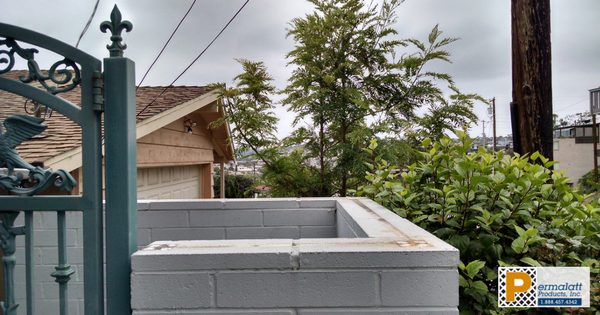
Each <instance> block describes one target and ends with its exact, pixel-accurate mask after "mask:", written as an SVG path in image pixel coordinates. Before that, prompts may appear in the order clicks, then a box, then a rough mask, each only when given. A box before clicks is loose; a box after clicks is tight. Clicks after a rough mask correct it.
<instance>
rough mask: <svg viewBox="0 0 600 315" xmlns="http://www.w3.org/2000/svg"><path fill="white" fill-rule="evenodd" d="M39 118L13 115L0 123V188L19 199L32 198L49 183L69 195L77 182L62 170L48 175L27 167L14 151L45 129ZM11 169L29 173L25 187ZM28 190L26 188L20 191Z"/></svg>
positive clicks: (27, 164)
mask: <svg viewBox="0 0 600 315" xmlns="http://www.w3.org/2000/svg"><path fill="white" fill-rule="evenodd" d="M42 122H44V119H43V118H36V117H31V116H26V115H13V116H10V117H8V118H6V119H5V120H4V127H5V128H6V132H4V130H3V129H4V128H2V127H1V126H0V165H2V164H5V165H6V168H7V170H8V172H7V174H6V175H3V174H0V188H2V189H5V190H8V191H10V192H12V193H14V194H17V195H19V196H33V195H35V194H38V193H40V192H42V191H44V190H46V189H47V188H48V187H50V185H52V183H54V185H55V186H57V187H58V188H59V189H60V190H66V191H69V192H70V191H72V190H73V188H75V186H76V185H77V182H76V181H75V179H73V177H72V176H71V174H69V172H67V171H65V170H58V171H55V172H53V171H51V170H49V169H46V170H45V169H42V168H41V167H34V166H32V165H31V164H29V163H27V162H26V161H25V160H23V158H21V156H19V153H18V152H17V150H15V148H16V147H17V146H18V145H19V144H21V143H22V142H23V141H25V140H28V139H31V137H33V136H35V135H37V134H39V133H41V132H43V131H44V130H46V128H47V127H48V126H46V125H42ZM15 168H25V169H27V170H28V171H29V183H28V184H27V185H23V174H22V173H20V172H17V173H15V171H14V170H15ZM24 186H29V187H24Z"/></svg>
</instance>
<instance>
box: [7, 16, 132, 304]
mask: <svg viewBox="0 0 600 315" xmlns="http://www.w3.org/2000/svg"><path fill="white" fill-rule="evenodd" d="M100 29H101V30H102V31H103V32H106V31H111V33H112V34H111V35H112V36H111V41H112V44H111V45H109V46H107V48H108V49H109V51H110V58H106V59H104V71H102V70H103V69H102V65H103V63H102V62H101V61H100V60H98V59H96V58H94V57H92V56H90V55H88V54H86V53H85V52H83V51H80V50H78V49H76V48H74V47H72V46H70V45H67V44H65V43H63V42H60V41H58V40H56V39H54V38H51V37H48V36H46V35H43V34H40V33H36V32H33V31H31V30H27V29H23V28H20V27H17V26H12V25H7V24H2V23H0V90H4V91H7V92H10V93H14V94H17V95H20V96H23V97H25V98H27V99H30V100H32V101H33V102H36V103H39V104H43V105H44V106H46V107H48V108H51V109H52V110H54V111H57V112H59V113H60V114H62V115H63V116H65V117H67V118H68V119H70V120H71V121H73V122H75V123H76V124H78V125H79V126H80V127H81V140H82V141H81V148H82V166H81V171H82V177H81V178H82V183H79V184H80V185H81V184H82V185H83V187H84V189H83V193H82V194H81V195H77V196H74V195H68V196H42V195H38V194H39V193H40V192H42V191H44V190H45V189H46V188H47V187H49V186H50V185H52V184H54V185H56V186H57V187H58V188H59V189H61V190H66V191H71V190H72V189H73V187H74V186H75V185H77V184H78V183H77V182H76V181H75V180H74V179H73V178H72V177H71V175H70V174H69V173H68V172H67V171H64V170H56V171H52V170H46V169H42V168H41V167H34V166H32V165H30V164H29V163H27V162H26V161H25V160H23V159H22V158H21V157H20V156H19V153H18V152H17V151H16V150H15V148H16V147H17V146H18V145H19V144H20V143H21V142H23V141H26V140H28V139H29V138H31V137H33V136H35V135H37V134H39V133H41V132H43V131H44V130H45V129H46V126H45V125H44V124H43V121H44V119H42V118H37V117H33V116H27V115H13V116H10V117H7V118H5V119H4V121H3V125H4V128H5V129H6V130H4V128H2V126H0V167H2V164H5V165H6V168H7V174H6V175H0V188H2V189H5V190H8V191H10V192H11V193H12V194H13V195H11V196H0V217H1V220H2V222H1V224H0V236H1V239H2V240H1V242H0V245H1V247H2V251H3V253H4V257H3V258H2V266H3V268H4V278H5V283H4V289H5V296H4V301H3V302H2V303H1V304H0V306H1V309H2V312H3V314H17V308H18V306H19V305H18V304H16V302H15V292H14V277H15V263H16V258H15V250H16V246H15V244H16V238H17V237H23V236H20V235H24V238H25V251H26V252H25V260H26V262H25V273H26V274H25V278H26V282H27V287H26V295H27V299H26V300H27V314H35V293H34V291H35V290H34V288H33V280H34V273H35V272H36V271H35V270H34V268H33V254H34V253H33V251H34V248H33V240H34V238H35V232H34V228H33V227H34V223H33V214H34V212H36V211H45V212H48V211H50V212H56V214H57V236H58V261H59V263H58V265H57V266H56V267H55V271H54V272H53V273H52V276H53V277H54V278H55V279H56V282H57V283H58V284H57V285H58V286H59V294H60V296H59V301H60V302H59V308H60V314H67V308H68V307H67V286H68V282H69V280H70V279H71V275H72V274H73V273H74V270H73V269H72V268H71V266H70V265H69V262H68V261H67V255H66V236H65V231H66V219H65V215H66V212H67V211H81V212H82V216H83V265H84V275H83V280H84V300H85V302H84V312H85V314H89V315H93V314H104V313H105V311H104V309H105V303H106V310H107V313H108V314H131V308H130V283H129V274H130V269H131V267H130V266H131V265H130V259H131V258H130V257H131V254H132V253H133V252H134V251H135V250H136V249H137V209H136V190H135V188H136V162H135V161H136V145H135V144H136V139H135V76H134V63H133V62H132V61H131V60H129V59H126V58H123V49H125V45H123V44H122V43H121V41H122V38H121V36H120V34H121V32H122V31H123V30H126V31H130V30H131V29H132V25H131V23H129V22H128V21H122V20H121V13H120V12H119V10H118V9H117V7H116V6H115V8H114V10H113V12H112V14H111V20H110V21H106V22H103V23H102V24H101V26H100ZM24 44H25V45H33V46H36V47H40V48H44V49H46V50H49V51H52V52H54V53H56V54H58V55H60V56H61V57H63V58H64V59H62V60H59V61H57V62H56V63H54V64H53V65H52V67H50V69H49V70H48V72H47V73H46V72H44V71H41V70H40V69H39V66H38V64H37V62H36V60H35V56H36V54H39V51H38V50H37V49H35V48H22V46H23V45H24ZM16 58H22V59H24V60H26V61H27V66H28V75H26V76H20V77H19V78H18V80H13V79H10V78H7V77H5V76H3V75H4V74H6V73H8V72H10V71H11V70H12V69H13V67H14V65H15V61H16ZM63 68H64V69H63ZM30 82H38V83H39V84H41V86H43V89H40V88H38V87H35V86H32V85H30V84H29V83H30ZM78 86H80V87H81V106H77V105H75V104H72V103H70V102H68V101H67V100H65V99H63V98H61V97H59V96H58V95H60V93H62V92H66V91H70V90H72V89H74V88H76V87H78ZM102 114H104V130H105V132H104V140H103V133H102V131H103V127H102ZM103 141H104V142H105V145H104V144H103ZM103 146H104V148H105V154H103V152H102V149H103ZM103 156H104V159H105V175H106V176H105V177H106V181H105V184H106V189H105V199H106V207H105V213H104V215H103V203H102V199H103V196H102V178H103V174H102V173H103V171H102V158H103ZM14 168H24V169H27V170H28V171H29V173H28V176H29V180H24V179H23V174H22V173H16V172H15V171H14ZM21 213H23V214H24V216H25V219H24V222H25V225H24V226H14V222H15V219H16V218H17V217H18V216H19V215H20V214H21ZM103 219H104V222H106V228H105V227H104V223H103ZM104 232H105V234H106V258H104V254H103V250H104V244H105V243H104V239H103V233H104ZM104 264H106V277H105V276H104ZM105 283H106V286H105ZM105 289H106V291H105ZM104 292H106V299H105V296H104Z"/></svg>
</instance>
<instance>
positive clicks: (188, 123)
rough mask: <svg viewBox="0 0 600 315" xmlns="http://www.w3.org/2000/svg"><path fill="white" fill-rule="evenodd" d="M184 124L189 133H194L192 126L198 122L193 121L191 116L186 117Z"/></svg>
mask: <svg viewBox="0 0 600 315" xmlns="http://www.w3.org/2000/svg"><path fill="white" fill-rule="evenodd" d="M183 126H184V127H186V130H187V133H189V134H192V133H193V131H192V127H196V122H195V121H192V120H191V119H189V118H186V119H185V120H184V121H183Z"/></svg>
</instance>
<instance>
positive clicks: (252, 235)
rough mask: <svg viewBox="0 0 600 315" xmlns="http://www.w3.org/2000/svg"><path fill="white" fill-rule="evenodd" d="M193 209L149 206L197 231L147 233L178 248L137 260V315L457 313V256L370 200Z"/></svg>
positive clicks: (149, 251) (160, 248) (157, 249)
mask: <svg viewBox="0 0 600 315" xmlns="http://www.w3.org/2000/svg"><path fill="white" fill-rule="evenodd" d="M193 203H194V202H191V201H176V202H173V203H171V202H166V201H165V202H161V203H160V204H158V205H154V204H153V202H148V205H147V208H148V209H149V210H148V213H160V214H165V213H171V212H172V213H175V214H176V216H177V217H179V218H182V217H183V216H180V215H179V214H178V213H180V212H188V213H189V215H188V216H189V222H188V224H189V226H188V227H181V228H180V227H160V226H154V227H148V228H144V229H148V232H146V231H144V232H143V233H145V234H143V235H146V234H150V238H151V239H152V240H156V237H158V236H164V237H169V236H170V237H171V238H170V239H171V241H166V240H165V241H155V242H154V243H152V244H150V245H149V246H147V247H146V248H145V249H143V250H141V251H138V252H136V253H135V254H134V255H133V256H132V270H133V271H132V288H131V289H132V304H133V305H134V314H291V315H301V314H304V315H310V314H315V315H316V314H332V315H333V314H458V310H457V305H458V272H457V269H456V266H457V265H458V262H459V252H458V250H456V249H455V248H453V247H452V246H450V245H448V244H446V243H444V242H442V241H441V240H439V239H437V238H436V237H435V236H433V235H431V234H430V233H428V232H426V231H424V230H422V229H420V228H419V227H418V226H416V225H414V224H412V223H411V222H409V221H407V220H404V219H402V218H400V217H398V216H396V215H395V214H394V213H392V212H391V211H389V210H387V209H385V208H383V207H381V206H379V205H377V204H376V203H374V202H372V201H371V200H368V199H364V198H323V199H318V198H315V199H307V200H304V199H294V198H284V199H258V200H256V199H255V200H224V201H218V202H216V201H209V202H207V204H203V205H194V204H193ZM197 203H199V204H201V203H203V202H202V201H198V202H197ZM175 204H178V205H179V206H181V207H184V209H188V210H183V211H182V208H177V207H176V206H175ZM211 206H214V208H211ZM144 207H145V206H144ZM144 207H142V208H144ZM192 209H195V210H192ZM142 211H146V210H142ZM259 219H260V220H259ZM145 224H148V223H145ZM174 224H175V223H174V222H173V221H167V222H166V225H174ZM208 229H210V230H208ZM161 233H162V234H161ZM202 235H205V236H207V237H209V238H210V237H214V238H218V237H221V236H223V237H224V238H225V239H223V240H206V239H204V240H192V241H185V240H180V241H176V240H175V239H182V238H184V237H187V236H190V237H194V236H202ZM320 236H322V237H329V238H319V237H320ZM336 236H337V237H336ZM309 237H313V238H309ZM242 238H243V239H242ZM145 239H147V237H146V238H145ZM187 275H189V277H186V276H187ZM195 286H197V290H196V291H197V292H192V291H194V289H190V290H188V289H189V288H193V287H195ZM161 292H169V293H168V294H166V295H163V294H161ZM175 295H179V296H181V297H183V298H185V299H192V300H193V301H185V302H182V303H180V304H177V303H175V302H173V301H172V300H170V301H165V303H163V302H161V301H163V300H164V299H175V300H177V301H181V299H182V298H181V297H180V298H176V297H175Z"/></svg>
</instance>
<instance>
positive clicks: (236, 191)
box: [214, 174, 255, 198]
mask: <svg viewBox="0 0 600 315" xmlns="http://www.w3.org/2000/svg"><path fill="white" fill-rule="evenodd" d="M214 182H215V185H214V191H215V196H216V197H219V196H221V180H220V177H219V176H215V178H214ZM254 193H255V190H254V179H253V178H252V177H250V176H245V175H231V174H225V198H253V197H254Z"/></svg>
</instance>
